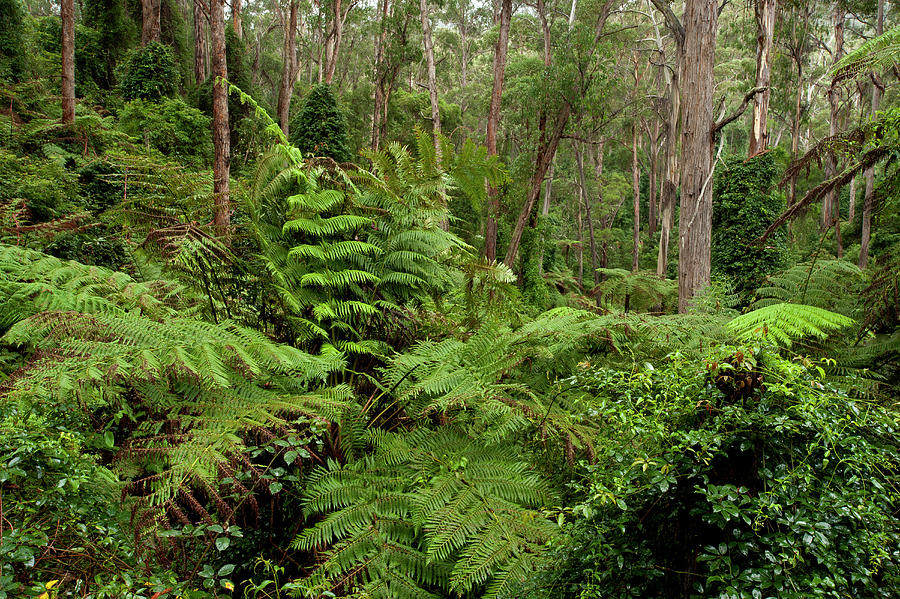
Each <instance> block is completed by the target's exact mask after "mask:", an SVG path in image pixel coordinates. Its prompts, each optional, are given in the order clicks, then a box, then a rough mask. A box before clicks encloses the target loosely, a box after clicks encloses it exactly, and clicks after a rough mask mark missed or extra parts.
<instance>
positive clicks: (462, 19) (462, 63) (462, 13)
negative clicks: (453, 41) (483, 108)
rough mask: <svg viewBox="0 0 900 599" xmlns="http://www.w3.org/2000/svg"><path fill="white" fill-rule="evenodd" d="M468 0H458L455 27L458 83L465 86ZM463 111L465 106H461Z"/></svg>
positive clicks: (467, 54)
mask: <svg viewBox="0 0 900 599" xmlns="http://www.w3.org/2000/svg"><path fill="white" fill-rule="evenodd" d="M467 2H468V0H459V15H458V16H459V20H458V21H457V28H458V30H459V71H460V79H461V81H460V85H461V87H463V88H465V87H467V86H468V85H469V78H468V71H469V21H468V16H467V15H466V4H467ZM462 108H463V111H465V107H462Z"/></svg>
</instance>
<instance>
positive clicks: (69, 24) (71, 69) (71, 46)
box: [59, 0, 75, 125]
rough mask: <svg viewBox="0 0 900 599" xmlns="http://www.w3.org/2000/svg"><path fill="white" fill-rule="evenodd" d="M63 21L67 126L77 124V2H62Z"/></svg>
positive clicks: (63, 87) (62, 43)
mask: <svg viewBox="0 0 900 599" xmlns="http://www.w3.org/2000/svg"><path fill="white" fill-rule="evenodd" d="M59 8H60V10H59V13H60V17H61V19H62V39H61V40H60V54H61V55H62V56H61V58H62V121H63V123H64V124H66V125H73V124H74V123H75V2H74V0H61V1H60V7H59Z"/></svg>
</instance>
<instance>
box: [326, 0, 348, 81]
mask: <svg viewBox="0 0 900 599" xmlns="http://www.w3.org/2000/svg"><path fill="white" fill-rule="evenodd" d="M354 6H356V1H355V0H351V1H350V2H349V3H348V4H347V5H346V6H345V5H344V3H343V0H333V3H332V7H333V13H332V15H331V23H330V24H329V26H328V34H327V36H326V39H325V83H327V84H329V85H331V83H332V81H334V73H335V71H336V70H337V59H338V55H339V54H340V51H341V42H342V41H343V39H344V24H345V23H346V22H347V15H348V14H349V12H350V10H351V9H352V8H353V7H354Z"/></svg>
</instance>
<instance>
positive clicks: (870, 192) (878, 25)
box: [859, 0, 884, 268]
mask: <svg viewBox="0 0 900 599" xmlns="http://www.w3.org/2000/svg"><path fill="white" fill-rule="evenodd" d="M883 33H884V0H878V8H877V12H876V16H875V35H882V34H883ZM872 82H873V83H874V85H873V86H872V117H873V118H874V117H875V113H876V112H878V109H879V108H880V107H881V96H882V94H884V85H883V84H882V82H881V79H880V77H879V76H878V74H877V73H873V77H872ZM865 178H866V192H865V196H864V198H863V213H862V235H861V238H860V244H859V267H860V268H866V267H867V266H868V264H869V243H870V242H871V240H872V209H873V207H874V206H873V204H874V202H875V167H871V166H870V167H869V168H867V169H866V173H865Z"/></svg>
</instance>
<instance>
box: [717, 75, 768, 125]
mask: <svg viewBox="0 0 900 599" xmlns="http://www.w3.org/2000/svg"><path fill="white" fill-rule="evenodd" d="M767 89H769V88H768V86H762V87H754V88H753V89H751V90H750V91H748V92H747V95H745V96H744V100H743V102H741V105H740V107H738V109H737V110H735V111H734V112H733V113H731V114H730V115H728V116H727V117H725V118H723V119H722V120H720V121H718V122H717V123H716V124H715V125H713V130H712V132H713V134H716V133H718V132H719V131H720V130H721V129H722V127H724V126H725V125H727V124H729V123H731V122H733V121H736V120H737V119H738V117H740V116H741V115H742V114H744V111H745V110H747V106H748V105H749V104H750V100H752V99H753V96H755V95H756V94H760V93H762V92H764V91H766V90H767Z"/></svg>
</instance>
